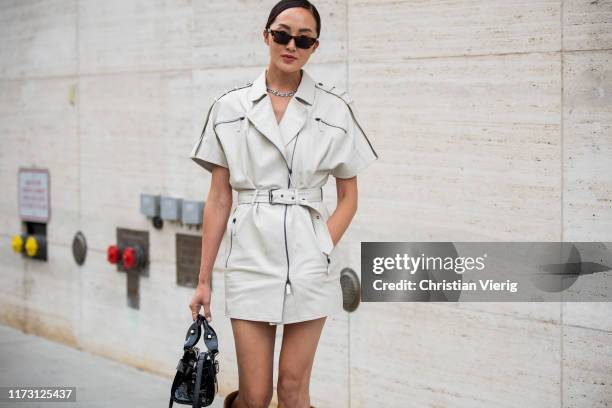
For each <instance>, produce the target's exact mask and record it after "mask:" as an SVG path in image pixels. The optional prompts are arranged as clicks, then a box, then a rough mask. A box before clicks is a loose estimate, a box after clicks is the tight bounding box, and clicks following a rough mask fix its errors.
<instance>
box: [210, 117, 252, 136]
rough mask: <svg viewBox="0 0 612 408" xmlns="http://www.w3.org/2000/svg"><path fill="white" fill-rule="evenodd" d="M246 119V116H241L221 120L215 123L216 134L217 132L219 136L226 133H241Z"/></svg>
mask: <svg viewBox="0 0 612 408" xmlns="http://www.w3.org/2000/svg"><path fill="white" fill-rule="evenodd" d="M244 118H245V116H244V115H240V116H238V117H235V118H230V119H219V120H217V121H216V122H215V123H214V125H213V127H214V129H215V132H217V133H218V134H221V133H225V132H236V133H239V132H240V129H241V128H242V121H243V120H244Z"/></svg>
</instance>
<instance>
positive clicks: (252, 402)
mask: <svg viewBox="0 0 612 408" xmlns="http://www.w3.org/2000/svg"><path fill="white" fill-rule="evenodd" d="M231 322H232V331H233V333H234V343H235V345H236V356H237V358H238V389H239V392H238V398H236V399H235V400H234V403H233V404H232V408H268V406H269V405H270V401H271V400H272V393H273V387H272V381H273V380H272V378H273V377H272V375H273V372H272V370H273V366H274V340H275V336H276V326H275V325H270V324H268V323H267V322H256V321H251V320H242V319H234V318H232V319H231Z"/></svg>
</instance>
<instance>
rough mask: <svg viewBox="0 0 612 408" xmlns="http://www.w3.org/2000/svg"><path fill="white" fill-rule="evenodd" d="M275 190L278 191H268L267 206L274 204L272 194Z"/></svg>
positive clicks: (272, 189) (273, 189)
mask: <svg viewBox="0 0 612 408" xmlns="http://www.w3.org/2000/svg"><path fill="white" fill-rule="evenodd" d="M275 190H280V189H278V188H271V189H269V190H268V203H269V204H274V202H273V201H272V192H273V191H275Z"/></svg>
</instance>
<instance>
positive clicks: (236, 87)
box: [215, 82, 253, 102]
mask: <svg viewBox="0 0 612 408" xmlns="http://www.w3.org/2000/svg"><path fill="white" fill-rule="evenodd" d="M251 85H253V83H252V82H247V83H246V84H244V85H236V86H234V87H233V88H229V89H226V90H225V91H223V93H221V95H219V96H218V97H217V98H215V102H216V101H218V100H219V99H221V98H223V97H224V96H225V95H227V94H229V93H231V92H234V91H237V90H239V89H242V88H247V87H249V86H251Z"/></svg>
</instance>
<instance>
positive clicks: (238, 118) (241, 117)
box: [213, 116, 244, 128]
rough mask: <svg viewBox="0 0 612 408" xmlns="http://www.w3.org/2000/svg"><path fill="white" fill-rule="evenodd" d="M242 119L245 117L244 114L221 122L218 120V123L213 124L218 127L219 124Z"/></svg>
mask: <svg viewBox="0 0 612 408" xmlns="http://www.w3.org/2000/svg"><path fill="white" fill-rule="evenodd" d="M242 119H244V116H238V117H237V118H235V119H228V120H220V121H219V122H216V123H215V124H214V125H213V128H216V127H217V126H218V125H222V124H224V123H233V122H237V121H239V120H242Z"/></svg>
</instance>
